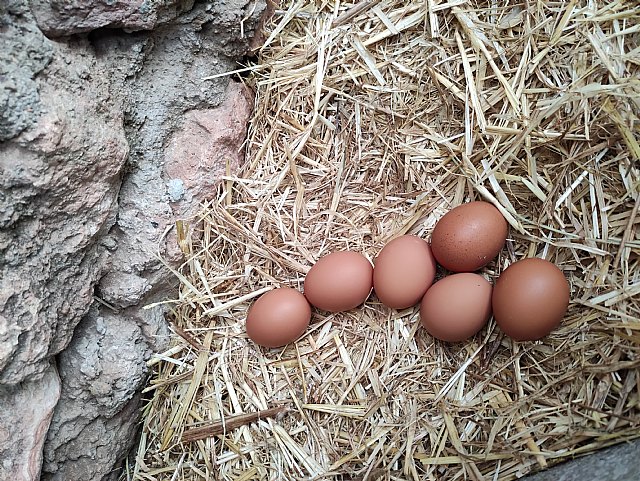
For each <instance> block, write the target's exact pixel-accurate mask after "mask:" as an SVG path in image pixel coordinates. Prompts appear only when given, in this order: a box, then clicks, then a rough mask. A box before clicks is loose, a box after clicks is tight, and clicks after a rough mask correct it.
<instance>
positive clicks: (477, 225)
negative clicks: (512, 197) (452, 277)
mask: <svg viewBox="0 0 640 481" xmlns="http://www.w3.org/2000/svg"><path fill="white" fill-rule="evenodd" d="M507 227H508V226H507V221H506V220H505V219H504V217H503V216H502V214H501V213H500V211H499V210H498V209H496V208H495V207H494V206H493V205H491V204H489V203H488V202H469V203H467V204H462V205H459V206H458V207H456V208H454V209H452V210H450V211H449V212H447V213H446V214H445V215H444V216H443V217H442V218H441V219H440V220H439V221H438V223H437V224H436V226H435V228H434V229H433V233H432V234H431V250H432V252H433V256H434V257H435V258H436V260H437V261H438V263H439V264H440V265H441V266H442V267H444V268H446V269H449V270H450V271H453V272H473V271H477V270H478V269H480V268H482V267H484V266H486V265H487V264H488V263H489V262H491V261H492V260H493V259H494V258H495V257H496V256H497V255H498V253H499V252H500V250H501V249H502V248H503V247H504V243H505V240H506V239H507V231H508V228H507Z"/></svg>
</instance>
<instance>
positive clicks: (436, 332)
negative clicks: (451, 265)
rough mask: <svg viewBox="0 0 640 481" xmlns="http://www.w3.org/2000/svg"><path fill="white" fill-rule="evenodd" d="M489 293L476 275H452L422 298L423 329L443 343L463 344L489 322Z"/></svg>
mask: <svg viewBox="0 0 640 481" xmlns="http://www.w3.org/2000/svg"><path fill="white" fill-rule="evenodd" d="M491 290H492V286H491V283H490V282H489V281H487V280H486V279H485V278H484V277H482V276H481V275H478V274H471V273H461V274H453V275H450V276H447V277H445V278H443V279H441V280H440V281H438V282H436V283H435V284H434V285H433V286H431V287H430V288H429V290H428V291H427V293H426V294H425V295H424V297H423V298H422V302H421V303H420V320H421V322H422V325H423V326H424V328H425V329H426V330H427V332H428V333H429V334H431V335H432V336H433V337H436V338H438V339H440V340H442V341H448V342H458V341H464V340H465V339H467V338H469V337H471V336H473V335H474V334H476V333H477V332H478V331H480V329H482V328H483V327H484V326H485V324H486V323H487V321H488V320H489V317H490V316H491Z"/></svg>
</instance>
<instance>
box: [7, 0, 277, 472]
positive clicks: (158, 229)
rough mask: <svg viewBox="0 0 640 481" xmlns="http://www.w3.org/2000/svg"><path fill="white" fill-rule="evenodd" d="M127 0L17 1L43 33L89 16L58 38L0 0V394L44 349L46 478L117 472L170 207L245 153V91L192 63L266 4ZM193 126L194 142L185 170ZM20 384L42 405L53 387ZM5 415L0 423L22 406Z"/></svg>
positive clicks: (245, 42) (230, 49)
mask: <svg viewBox="0 0 640 481" xmlns="http://www.w3.org/2000/svg"><path fill="white" fill-rule="evenodd" d="M139 4H140V2H125V1H117V2H100V1H97V0H94V1H80V0H78V1H73V2H58V1H53V0H52V1H44V0H34V1H32V2H31V9H33V12H35V14H36V15H37V16H38V19H39V21H40V25H41V27H42V28H43V29H44V30H45V31H46V32H47V33H48V34H50V35H67V34H70V33H73V32H81V31H86V30H89V29H94V28H100V30H98V31H94V32H92V33H91V34H89V35H77V36H74V37H69V38H63V39H60V40H58V41H56V42H52V41H50V40H48V39H47V38H45V37H44V35H42V33H41V32H40V31H39V30H38V28H37V27H36V24H35V20H34V18H33V16H32V15H31V13H30V11H31V10H30V9H29V8H28V5H27V0H7V1H5V2H4V3H3V5H2V6H0V22H2V23H1V24H0V40H2V42H3V49H2V51H0V61H1V62H0V68H3V69H4V70H2V71H1V73H2V75H0V102H3V103H2V104H0V105H2V106H4V107H5V108H4V111H2V112H1V113H0V135H2V137H0V139H2V140H4V142H2V140H0V395H1V396H4V398H3V399H5V401H6V404H7V405H12V403H13V404H15V405H19V401H20V400H21V399H23V397H21V396H23V395H24V394H25V393H28V392H30V391H29V389H32V388H27V387H24V386H30V385H31V383H38V382H41V381H40V380H42V379H46V378H47V376H50V374H49V371H50V369H51V368H50V365H51V361H52V359H54V358H55V357H56V356H57V362H58V365H59V367H60V379H61V381H60V382H61V386H62V391H61V394H60V399H59V401H58V404H57V407H56V410H55V412H54V414H53V418H52V421H51V427H50V431H49V435H48V437H47V440H46V442H45V445H44V458H45V463H44V471H43V473H42V479H44V480H56V481H57V480H60V481H62V480H75V479H83V480H84V479H87V480H89V479H91V480H108V479H115V478H116V477H117V476H118V471H117V468H118V464H119V463H120V461H121V460H122V459H123V457H124V456H125V454H126V453H127V451H128V450H129V448H130V447H131V446H132V444H133V442H134V434H135V431H136V429H137V424H136V423H137V421H138V420H139V416H140V411H139V408H140V390H141V389H142V387H143V386H144V385H145V383H146V380H147V375H148V373H147V368H146V364H145V361H146V360H147V359H148V357H149V355H150V353H151V351H152V350H160V349H162V348H163V347H164V346H165V344H166V341H167V338H168V325H167V322H166V320H165V314H166V308H165V307H164V304H162V303H158V302H159V301H162V300H164V299H166V298H167V297H172V294H171V292H174V289H175V285H176V283H175V280H174V279H173V277H172V275H171V274H170V272H169V270H168V269H166V267H165V266H164V264H163V261H161V260H160V258H163V259H164V262H176V261H179V260H180V259H181V255H180V251H179V250H178V248H177V245H176V242H175V234H174V233H173V228H174V226H175V221H176V219H178V218H180V217H182V216H188V215H191V214H192V213H193V212H194V211H195V207H197V205H198V203H199V202H200V201H201V200H202V199H203V198H204V197H206V196H208V195H210V194H211V193H212V189H213V188H215V183H216V182H217V181H218V179H219V177H220V175H222V174H223V173H224V172H225V171H226V168H227V167H226V165H227V161H229V166H230V168H231V169H232V170H233V169H235V168H237V166H238V165H240V163H241V162H242V154H241V149H240V146H241V143H242V141H243V139H244V135H245V132H246V130H245V129H246V122H247V121H248V117H249V114H250V110H251V103H252V101H251V98H250V97H251V96H250V93H249V92H248V91H247V90H246V88H244V87H242V86H241V85H240V84H232V85H231V87H229V88H228V84H229V79H228V78H220V79H218V80H215V81H204V80H202V78H203V77H205V76H207V75H211V74H215V73H220V72H223V71H227V70H232V69H234V68H236V63H235V59H236V58H237V57H238V56H240V55H242V54H243V53H244V52H246V51H247V49H248V48H249V42H250V41H251V35H252V31H253V29H254V28H255V26H256V24H257V23H258V21H259V17H260V15H261V13H262V11H263V10H264V5H263V4H262V3H259V4H258V5H254V4H253V3H251V2H250V1H249V0H246V1H244V0H233V1H231V2H216V3H210V2H202V3H198V4H196V5H195V6H194V7H193V8H191V6H192V4H193V2H192V1H191V2H189V1H183V2H178V1H176V2H171V1H167V2H154V1H150V2H146V3H145V5H147V6H148V7H149V8H151V10H149V12H148V13H149V15H148V16H146V17H144V18H143V16H140V15H139V14H138V13H136V12H138V11H137V10H132V8H133V7H134V6H135V5H138V6H139ZM112 7H113V8H112ZM136 8H137V7H136ZM183 10H184V11H183ZM250 12H252V14H251V15H250V14H249V13H250ZM162 22H168V23H166V24H164V25H163V26H162V27H161V28H157V29H156V30H155V31H152V32H141V33H137V34H126V33H123V31H121V30H113V29H111V30H105V29H102V28H101V27H121V28H127V29H146V28H153V27H154V26H157V25H158V24H160V23H162ZM241 25H242V26H243V28H242V29H241ZM5 44H6V45H7V49H5V48H4V45H5ZM225 122H230V124H229V125H228V126H225V125H224V124H225ZM227 127H228V128H227ZM194 140H195V141H201V143H202V145H203V150H202V152H203V153H205V154H206V155H205V156H204V158H203V162H202V163H197V164H189V166H187V168H184V169H183V168H182V167H181V162H180V161H181V156H183V155H187V154H189V153H192V152H193V145H190V144H189V142H191V141H194ZM169 145H171V149H168V146H169ZM203 173H204V174H206V175H202V174H203ZM199 176H201V177H202V183H199V182H198V178H199ZM178 184H181V186H182V190H180V189H179V188H178V187H179V186H178ZM94 299H96V300H97V301H94ZM150 303H158V304H156V305H155V306H154V307H152V308H144V307H145V306H146V305H148V304H150ZM81 320H82V323H81V324H80V327H79V328H77V329H76V326H77V325H78V323H79V322H80V321H81ZM74 330H75V331H76V332H75V334H74ZM72 336H73V338H72ZM56 379H57V377H56ZM34 386H36V388H37V386H38V384H34ZM36 388H33V389H32V390H34V389H36ZM42 392H45V391H42ZM32 398H33V399H34V403H35V407H34V409H40V411H41V412H42V413H43V414H46V413H48V412H50V411H51V410H50V407H51V406H53V404H55V402H56V401H57V395H56V396H50V397H48V398H47V400H46V402H45V400H42V399H40V398H38V397H37V396H35V395H34V396H32ZM38 403H40V405H38ZM47 403H51V404H47ZM47 409H49V411H47ZM4 414H5V416H4V418H2V419H1V420H2V425H0V432H7V431H6V430H5V429H4V427H5V426H16V425H19V424H20V422H21V419H22V416H23V413H21V412H19V411H17V410H12V411H6V412H5V413H4ZM47 419H48V418H47ZM47 423H48V421H47ZM42 426H43V424H42V423H40V424H39V425H38V426H35V425H33V424H29V423H26V424H25V431H24V438H25V439H32V440H35V441H37V442H35V443H34V444H33V445H32V446H30V447H29V446H27V448H28V449H30V451H28V453H29V456H31V458H29V459H32V460H35V461H34V462H31V464H29V465H28V466H30V468H29V470H28V472H27V471H25V473H26V474H24V473H23V474H24V477H23V478H15V479H25V480H27V479H30V480H36V479H38V477H39V473H38V472H37V471H38V466H39V463H40V461H39V459H40V457H39V456H40V451H39V450H40V449H41V447H42V439H43V436H44V431H42V432H40V431H38V429H40V428H41V427H42ZM45 431H46V429H45ZM20 446H22V445H19V444H16V443H15V442H14V439H13V438H11V439H9V438H7V437H4V438H3V437H2V436H1V435H0V453H1V454H2V456H3V458H2V459H3V469H5V468H6V469H12V470H13V471H6V472H11V473H14V471H15V469H17V468H16V466H24V463H23V462H22V460H23V457H24V455H25V454H24V452H22V451H18V448H19V447H20ZM27 448H25V449H27ZM5 478H6V477H3V476H0V479H5ZM7 479H14V478H12V477H9V478H7Z"/></svg>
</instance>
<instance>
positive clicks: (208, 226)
mask: <svg viewBox="0 0 640 481" xmlns="http://www.w3.org/2000/svg"><path fill="white" fill-rule="evenodd" d="M279 8H281V9H280V10H276V14H275V16H274V17H273V19H272V23H271V25H267V29H268V32H267V35H266V37H267V41H266V44H265V45H264V47H263V48H262V49H261V51H260V52H259V61H258V65H257V66H256V67H255V68H254V69H253V73H252V74H251V76H250V77H249V79H248V80H247V82H248V83H249V84H250V85H251V86H252V87H253V88H254V89H255V92H256V105H255V112H254V117H253V121H252V123H251V127H250V132H249V137H248V140H247V144H246V149H247V162H246V165H245V166H244V168H243V170H242V171H241V172H239V173H238V175H237V176H232V175H229V176H227V177H226V178H225V179H224V182H222V183H221V184H220V187H219V191H218V192H217V195H216V197H215V198H214V199H213V200H211V201H210V202H209V203H208V204H207V205H205V206H203V209H202V211H201V215H200V216H199V217H198V218H197V219H193V220H192V221H191V222H190V225H189V226H187V225H186V224H185V225H184V226H182V235H181V239H182V241H181V247H182V249H183V251H184V252H186V261H185V263H184V264H183V265H182V267H181V268H180V269H179V270H177V271H176V274H177V275H178V278H179V280H180V294H179V299H177V300H176V303H175V304H174V306H175V307H174V315H173V317H172V323H173V324H174V326H175V332H176V336H175V339H174V344H175V345H174V346H172V347H171V349H169V350H168V351H166V352H164V353H159V354H158V355H157V356H156V358H154V359H153V360H152V361H151V362H150V365H153V368H154V369H155V371H154V376H153V378H152V380H151V382H150V385H149V387H148V388H147V390H146V391H147V396H150V397H149V400H148V403H147V405H146V408H145V411H144V426H143V433H142V438H141V441H140V445H139V447H138V450H137V454H136V459H135V463H132V464H135V466H132V467H131V469H130V470H129V472H128V473H127V476H128V479H132V480H145V481H147V480H151V481H155V480H213V479H224V480H236V481H238V480H249V479H265V480H266V479H274V480H275V479H317V480H320V479H353V480H355V479H362V480H364V479H370V480H373V479H403V480H404V479H406V480H463V479H470V480H475V481H479V480H487V481H488V480H513V479H516V478H518V477H520V476H522V475H524V474H526V473H529V472H532V471H537V470H540V469H543V468H545V467H547V466H550V465H553V464H556V463H558V462H561V461H563V460H567V459H570V458H573V457H576V456H581V455H584V454H587V453H590V452H592V451H594V450H597V449H600V448H603V447H605V446H609V445H612V444H615V443H620V442H623V441H626V440H630V439H632V438H636V437H638V436H640V426H639V424H640V376H639V375H638V369H639V368H640V268H639V262H640V256H639V254H640V229H639V224H640V220H639V219H640V217H639V216H638V209H639V206H640V146H639V145H640V138H639V132H640V129H639V127H638V126H639V125H640V124H639V121H638V112H640V80H639V79H640V21H639V20H640V19H639V17H640V16H639V14H638V9H637V3H636V2H633V1H602V0H592V1H586V0H585V1H578V0H572V1H558V2H554V1H546V0H539V1H536V2H522V3H514V2H497V1H465V0H451V1H438V0H424V1H421V2H404V1H394V0H386V1H385V0H379V1H375V0H369V1H363V2H357V3H342V2H333V3H324V2H321V1H317V2H312V1H296V2H292V3H291V4H288V5H281V6H280V7H279ZM474 199H483V200H486V201H488V202H491V203H492V204H494V205H495V206H496V207H497V208H499V209H500V211H501V212H502V213H503V214H504V216H505V217H506V218H507V220H508V222H509V224H510V225H511V230H510V237H509V239H508V241H507V247H506V248H505V249H504V250H503V252H502V253H501V254H500V256H499V257H498V259H497V260H496V261H495V262H493V263H491V264H490V265H489V266H488V267H487V268H485V269H484V270H483V274H484V275H486V276H487V277H488V278H489V279H491V280H495V278H496V277H497V276H498V275H499V274H500V272H501V271H503V270H504V269H505V268H506V267H507V266H508V265H509V264H510V263H512V262H514V261H516V260H518V259H521V258H524V257H531V256H539V257H544V258H546V259H548V260H550V261H552V262H554V263H555V264H556V265H557V266H558V267H559V268H560V269H562V271H563V272H564V274H565V275H566V277H567V278H568V280H569V283H570V285H571V292H572V302H571V304H570V307H569V312H568V313H567V315H566V317H565V319H564V321H563V323H562V325H561V327H560V328H559V329H557V330H556V331H554V332H553V333H552V334H551V335H549V336H548V337H546V338H545V339H543V340H542V341H539V342H527V343H516V342H513V341H511V340H510V339H509V338H507V337H505V336H503V335H502V334H501V332H500V330H499V329H498V328H497V327H496V326H495V324H494V322H493V321H490V323H489V325H488V326H487V327H486V328H485V329H484V330H482V331H481V332H480V333H479V334H478V335H476V336H475V337H474V338H472V339H470V340H469V341H467V342H464V343H458V344H447V343H443V342H440V341H437V340H435V339H433V338H432V337H431V336H429V335H428V334H427V333H426V332H425V331H424V329H422V328H421V327H420V322H419V315H418V310H417V308H412V309H407V310H404V311H401V312H397V311H394V310H392V309H388V308H386V307H384V306H382V305H381V304H380V303H379V302H378V301H377V300H376V298H375V296H372V297H371V298H370V299H369V301H368V302H367V303H366V304H365V305H363V306H362V307H361V308H358V309H354V310H352V311H349V312H344V313H339V314H327V313H324V312H314V315H313V320H312V324H311V326H310V327H309V329H308V330H307V332H306V333H305V334H304V335H303V337H301V338H300V339H299V340H298V341H297V342H295V343H293V344H291V345H289V346H287V347H285V348H282V349H271V350H268V349H262V348H260V347H258V346H256V345H255V344H254V343H253V342H251V341H250V340H249V339H247V336H246V334H245V331H244V319H245V316H246V312H247V309H248V307H249V306H250V304H251V302H252V301H253V300H254V299H255V298H256V297H257V296H258V295H260V294H261V293H263V292H266V291H267V290H269V289H272V288H275V287H278V286H290V287H294V288H297V289H301V288H302V284H303V280H304V276H305V273H306V272H307V271H308V270H309V268H310V267H311V266H312V265H313V263H314V262H315V261H316V260H317V259H318V258H320V257H321V256H323V255H326V254H328V253H330V252H333V251H337V250H344V249H353V250H356V251H359V252H362V253H363V254H364V255H366V256H367V257H368V258H369V259H373V258H375V256H376V254H377V253H378V252H379V251H380V249H381V248H382V247H383V245H384V244H385V243H386V242H387V241H389V240H390V239H392V238H394V237H396V236H399V235H401V234H406V233H410V234H416V235H419V236H421V237H423V238H425V239H428V238H429V235H430V232H431V230H432V228H433V226H434V224H435V223H436V221H437V220H438V219H439V218H440V217H441V216H442V215H443V214H444V213H445V212H447V211H448V210H449V209H451V208H452V207H454V206H456V205H459V204H461V203H463V202H467V201H469V200H474ZM187 227H188V228H190V229H191V230H193V231H194V232H193V233H192V234H190V235H189V234H185V232H187V230H186V229H187ZM185 236H186V237H185ZM282 406H286V409H285V408H282ZM212 426H213V428H212ZM207 427H209V431H207ZM194 433H196V434H198V433H199V435H198V436H194ZM202 433H205V435H202ZM207 433H208V434H207Z"/></svg>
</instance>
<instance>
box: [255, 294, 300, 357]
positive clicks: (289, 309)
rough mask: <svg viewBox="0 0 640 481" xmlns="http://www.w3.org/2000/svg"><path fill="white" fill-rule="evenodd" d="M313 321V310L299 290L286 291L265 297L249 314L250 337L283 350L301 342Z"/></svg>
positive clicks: (260, 298) (258, 342) (257, 341)
mask: <svg viewBox="0 0 640 481" xmlns="http://www.w3.org/2000/svg"><path fill="white" fill-rule="evenodd" d="M310 321H311V306H309V303H308V302H307V300H306V299H305V297H304V296H303V295H302V294H301V293H300V292H298V291H296V290H295V289H291V288H289V287H282V288H280V289H274V290H272V291H269V292H267V293H266V294H263V295H262V296H260V297H259V298H258V300H257V301H255V302H254V303H253V305H252V306H251V308H250V309H249V312H248V314H247V323H246V329H247V335H248V336H249V337H250V338H251V339H252V340H253V342H255V343H256V344H259V345H261V346H264V347H280V346H284V345H286V344H289V343H290V342H293V341H295V340H296V339H298V338H299V337H300V336H301V335H302V334H303V333H304V331H305V329H306V328H307V326H308V325H309V322H310Z"/></svg>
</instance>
